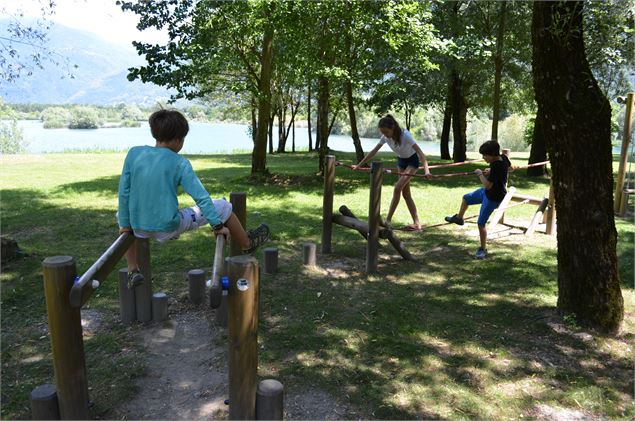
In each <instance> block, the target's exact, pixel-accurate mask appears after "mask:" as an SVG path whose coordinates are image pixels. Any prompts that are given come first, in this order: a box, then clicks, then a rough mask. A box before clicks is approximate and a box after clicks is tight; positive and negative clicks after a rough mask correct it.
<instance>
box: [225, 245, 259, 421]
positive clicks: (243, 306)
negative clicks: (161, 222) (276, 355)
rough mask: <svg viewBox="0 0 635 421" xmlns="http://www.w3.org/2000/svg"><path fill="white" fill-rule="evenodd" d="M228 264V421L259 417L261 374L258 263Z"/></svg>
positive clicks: (248, 259) (235, 260)
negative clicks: (259, 359) (258, 393)
mask: <svg viewBox="0 0 635 421" xmlns="http://www.w3.org/2000/svg"><path fill="white" fill-rule="evenodd" d="M228 263H229V300H228V301H229V338H228V339H229V419H232V420H253V419H255V417H256V387H257V383H256V382H257V380H258V376H257V371H258V302H259V295H260V294H259V267H258V261H257V260H256V259H255V258H254V257H252V256H247V255H242V256H233V257H230V258H229V259H228Z"/></svg>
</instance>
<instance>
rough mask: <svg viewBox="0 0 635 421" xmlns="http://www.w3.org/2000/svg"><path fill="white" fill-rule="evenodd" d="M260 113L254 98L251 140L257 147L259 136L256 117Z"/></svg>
mask: <svg viewBox="0 0 635 421" xmlns="http://www.w3.org/2000/svg"><path fill="white" fill-rule="evenodd" d="M257 113H258V103H257V102H256V99H255V98H254V97H252V98H251V140H252V141H253V143H254V146H255V145H256V135H257V134H258V120H256V116H257Z"/></svg>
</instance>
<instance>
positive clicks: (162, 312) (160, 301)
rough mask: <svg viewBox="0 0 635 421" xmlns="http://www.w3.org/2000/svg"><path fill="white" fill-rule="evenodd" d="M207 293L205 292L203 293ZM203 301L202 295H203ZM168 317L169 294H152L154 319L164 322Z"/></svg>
mask: <svg viewBox="0 0 635 421" xmlns="http://www.w3.org/2000/svg"><path fill="white" fill-rule="evenodd" d="M203 295H205V294H203ZM201 301H202V296H201ZM167 319H168V296H167V295H166V294H165V292H157V293H156V294H152V321H154V322H162V321H164V320H167Z"/></svg>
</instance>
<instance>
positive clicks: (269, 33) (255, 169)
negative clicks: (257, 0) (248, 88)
mask: <svg viewBox="0 0 635 421" xmlns="http://www.w3.org/2000/svg"><path fill="white" fill-rule="evenodd" d="M271 7H273V6H271ZM271 13H272V10H271V9H267V11H266V12H265V15H266V17H268V16H270V15H271ZM272 69H273V26H272V25H265V32H264V35H263V37H262V59H261V66H260V80H259V81H258V90H259V93H260V95H258V123H259V124H258V125H257V128H258V130H257V135H256V142H255V143H254V150H253V152H252V155H251V173H252V174H256V173H260V174H264V173H266V172H267V125H266V124H265V122H266V121H267V120H268V119H269V114H270V110H271V73H272Z"/></svg>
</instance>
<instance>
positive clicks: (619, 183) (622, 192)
mask: <svg viewBox="0 0 635 421" xmlns="http://www.w3.org/2000/svg"><path fill="white" fill-rule="evenodd" d="M622 101H624V102H626V113H625V115H624V134H623V136H622V148H621V150H620V166H619V169H618V171H617V180H616V183H615V201H614V211H615V214H616V215H619V216H624V215H625V214H626V205H627V204H628V197H629V196H630V195H632V194H635V188H633V187H631V186H630V183H625V179H626V178H627V174H626V167H627V165H628V155H629V153H628V147H629V145H632V139H631V138H632V136H633V107H634V106H635V92H630V93H629V94H628V95H627V96H626V98H625V99H624V100H622ZM622 101H620V102H622ZM632 154H633V152H632V151H631V155H632ZM628 176H630V177H632V175H630V174H629V175H628Z"/></svg>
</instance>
